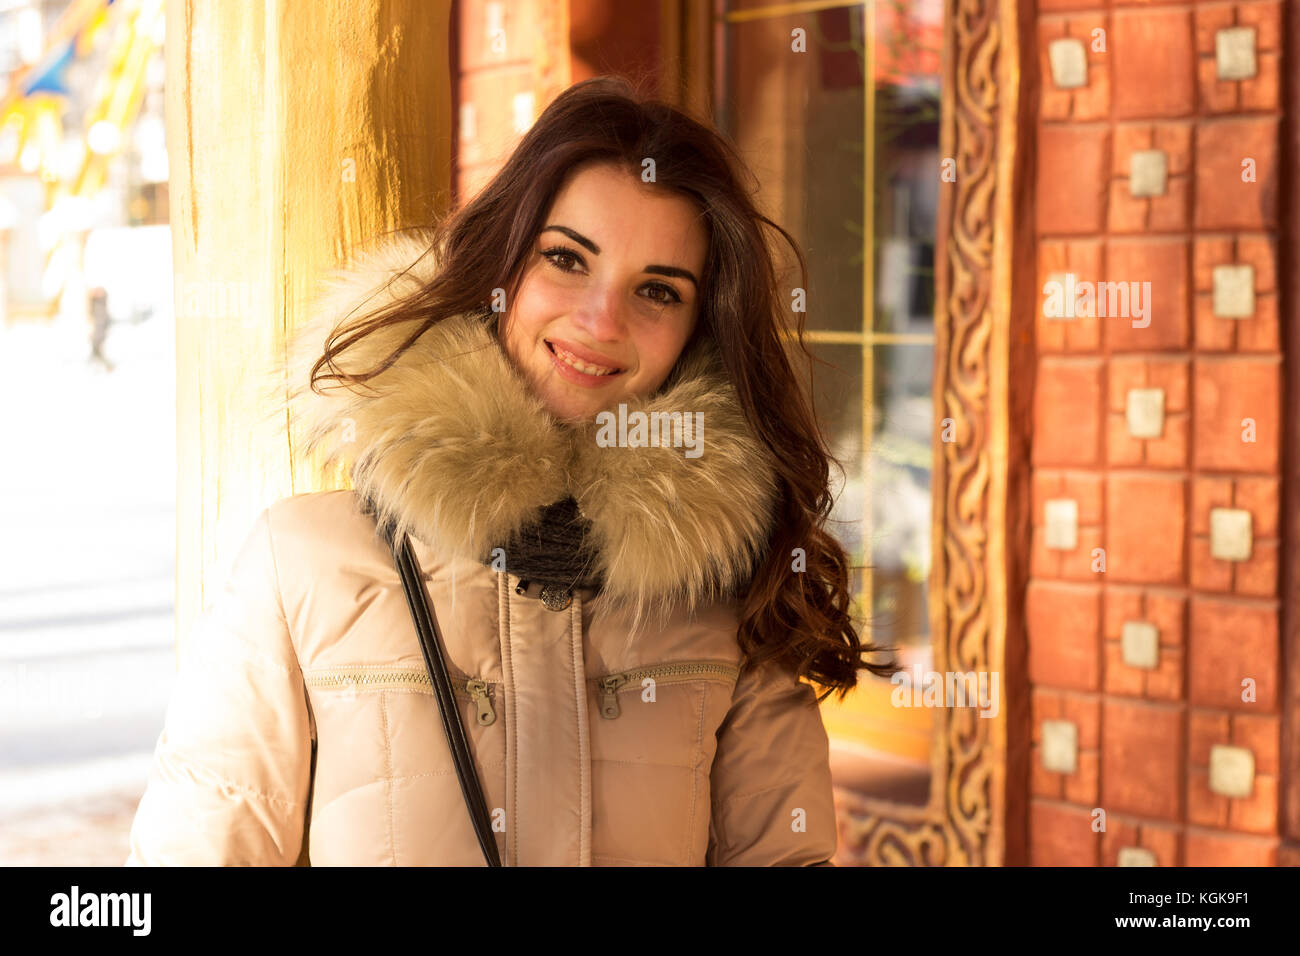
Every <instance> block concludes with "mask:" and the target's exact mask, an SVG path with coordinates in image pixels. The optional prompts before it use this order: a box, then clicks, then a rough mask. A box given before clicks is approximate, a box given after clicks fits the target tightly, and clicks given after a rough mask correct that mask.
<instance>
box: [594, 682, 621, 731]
mask: <svg viewBox="0 0 1300 956" xmlns="http://www.w3.org/2000/svg"><path fill="white" fill-rule="evenodd" d="M626 682H627V675H626V674H610V675H609V676H608V677H602V678H601V679H600V682H599V684H598V685H597V686H599V687H600V716H602V717H605V718H608V719H609V720H613V719H614V718H615V717H617V716H618V715H619V714H621V713H622V710H620V709H619V706H618V689H619V687H620V686H622V685H623V684H624V683H626Z"/></svg>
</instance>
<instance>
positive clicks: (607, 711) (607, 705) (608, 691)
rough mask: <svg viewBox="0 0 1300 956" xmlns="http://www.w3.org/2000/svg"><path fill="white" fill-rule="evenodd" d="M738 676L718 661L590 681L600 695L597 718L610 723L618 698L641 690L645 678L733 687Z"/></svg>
mask: <svg viewBox="0 0 1300 956" xmlns="http://www.w3.org/2000/svg"><path fill="white" fill-rule="evenodd" d="M739 675H740V668H739V667H737V666H736V665H734V664H724V663H722V662H721V661H676V662H674V663H672V664H655V665H652V666H650V667H638V668H636V669H635V670H630V671H620V672H618V673H614V674H606V675H604V676H603V677H591V678H588V680H593V681H595V682H596V689H597V690H598V691H599V693H600V716H602V717H604V718H606V719H608V720H614V719H615V718H617V717H618V716H619V715H620V714H621V713H622V712H623V710H622V708H621V707H620V706H619V703H618V695H619V693H620V692H621V691H623V690H624V689H625V688H626V687H628V686H629V685H633V686H636V687H640V686H641V682H642V681H643V680H645V679H646V678H647V677H650V678H653V679H654V681H655V683H656V684H676V683H680V682H682V681H691V680H701V679H703V680H716V681H722V682H725V683H731V684H734V683H735V682H736V679H737V678H738V677H739Z"/></svg>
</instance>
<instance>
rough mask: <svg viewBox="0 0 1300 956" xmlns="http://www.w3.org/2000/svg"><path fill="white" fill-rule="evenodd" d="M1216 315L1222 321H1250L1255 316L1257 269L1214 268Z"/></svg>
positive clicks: (1247, 267) (1242, 267) (1248, 267)
mask: <svg viewBox="0 0 1300 956" xmlns="http://www.w3.org/2000/svg"><path fill="white" fill-rule="evenodd" d="M1214 314H1215V315H1217V316H1218V317H1219V318H1221V319H1249V318H1250V317H1251V316H1253V315H1254V314H1255V267H1254V266H1215V267H1214Z"/></svg>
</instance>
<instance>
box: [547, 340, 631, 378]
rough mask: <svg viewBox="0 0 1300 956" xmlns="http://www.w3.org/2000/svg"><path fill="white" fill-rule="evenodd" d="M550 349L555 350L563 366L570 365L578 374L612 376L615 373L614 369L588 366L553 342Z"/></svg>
mask: <svg viewBox="0 0 1300 956" xmlns="http://www.w3.org/2000/svg"><path fill="white" fill-rule="evenodd" d="M551 348H552V349H554V350H555V354H556V355H557V356H559V358H560V361H562V362H563V363H564V364H565V365H572V366H573V367H574V368H576V369H577V370H578V371H579V372H583V373H584V374H586V375H613V374H614V372H615V369H612V368H605V367H604V366H603V365H588V364H587V363H586V362H584V361H582V359H580V358H578V356H576V355H574V354H573V353H572V352H566V351H564V349H562V348H560V347H559V346H558V345H556V344H555V343H554V342H552V343H551Z"/></svg>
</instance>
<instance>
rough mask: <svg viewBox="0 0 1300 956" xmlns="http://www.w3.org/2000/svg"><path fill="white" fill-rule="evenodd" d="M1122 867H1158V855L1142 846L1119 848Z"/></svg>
mask: <svg viewBox="0 0 1300 956" xmlns="http://www.w3.org/2000/svg"><path fill="white" fill-rule="evenodd" d="M1118 862H1119V865H1120V866H1156V865H1157V864H1156V855H1155V854H1154V853H1152V852H1151V851H1150V850H1147V849H1144V848H1143V847H1140V846H1122V847H1120V848H1119V861H1118Z"/></svg>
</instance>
